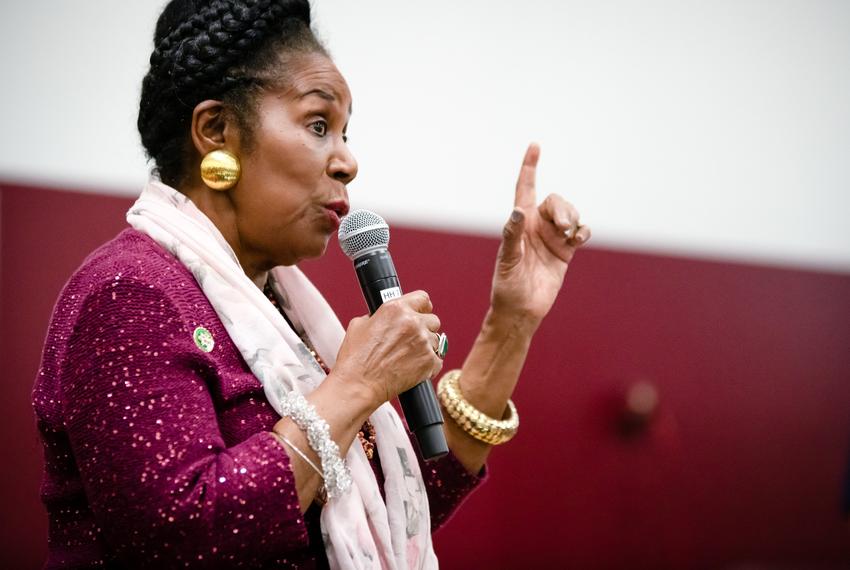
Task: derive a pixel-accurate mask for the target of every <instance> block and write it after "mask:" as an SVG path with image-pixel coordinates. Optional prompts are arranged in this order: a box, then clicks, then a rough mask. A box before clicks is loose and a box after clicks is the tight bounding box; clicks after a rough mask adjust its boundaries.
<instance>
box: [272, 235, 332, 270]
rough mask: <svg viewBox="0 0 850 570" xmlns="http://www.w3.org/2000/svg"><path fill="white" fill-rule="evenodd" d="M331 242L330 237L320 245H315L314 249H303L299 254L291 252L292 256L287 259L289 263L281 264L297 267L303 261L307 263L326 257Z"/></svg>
mask: <svg viewBox="0 0 850 570" xmlns="http://www.w3.org/2000/svg"><path fill="white" fill-rule="evenodd" d="M329 241H330V236H328V237H326V238H325V239H324V240H322V241H321V242H320V243H316V244H314V245H313V246H312V247H305V248H302V250H301V251H299V252H297V253H296V252H291V253H290V255H289V256H288V257H287V258H286V259H287V261H285V262H284V263H281V265H296V264H298V263H301V262H302V261H307V260H310V259H318V258H320V257H322V256H323V255H325V252H326V251H327V250H328V242H329Z"/></svg>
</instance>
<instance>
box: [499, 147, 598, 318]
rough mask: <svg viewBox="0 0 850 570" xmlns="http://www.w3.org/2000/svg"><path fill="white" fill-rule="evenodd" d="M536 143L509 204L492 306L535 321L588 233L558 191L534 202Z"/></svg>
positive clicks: (542, 314)
mask: <svg viewBox="0 0 850 570" xmlns="http://www.w3.org/2000/svg"><path fill="white" fill-rule="evenodd" d="M539 158H540V147H539V146H537V145H536V144H534V143H532V144H531V145H529V146H528V150H527V151H526V152H525V158H524V159H523V161H522V167H521V169H520V172H519V178H518V179H517V183H516V195H515V198H514V209H513V212H511V216H510V219H509V220H508V222H507V224H505V227H504V230H503V233H502V245H501V247H500V248H499V255H498V257H497V259H496V270H495V272H494V275H493V288H492V295H491V300H490V302H491V306H492V308H493V310H494V311H496V312H497V313H499V314H507V315H516V316H519V317H523V318H530V319H532V320H533V321H534V322H539V321H540V320H541V319H542V318H543V317H545V316H546V314H547V313H548V312H549V310H550V309H551V308H552V304H553V303H554V302H555V298H556V297H557V295H558V291H560V289H561V285H562V284H563V282H564V276H565V275H566V272H567V267H568V266H569V263H570V261H571V260H572V258H573V255H575V252H576V250H577V249H578V248H579V247H581V246H582V245H584V244H585V243H587V242H588V240H589V239H590V228H589V227H587V226H582V225H581V223H580V221H579V213H578V210H576V209H575V207H574V206H573V205H572V204H570V203H569V202H567V201H566V200H565V199H564V198H563V197H562V196H560V195H558V194H549V195H548V196H547V197H546V199H545V200H543V202H542V203H541V204H540V205H539V206H538V205H537V192H536V188H535V177H536V176H535V175H536V172H537V161H538V159H539Z"/></svg>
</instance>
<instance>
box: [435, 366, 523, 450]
mask: <svg viewBox="0 0 850 570" xmlns="http://www.w3.org/2000/svg"><path fill="white" fill-rule="evenodd" d="M459 380H460V370H452V371H451V372H447V373H446V375H445V376H443V377H442V378H441V379H440V382H439V383H438V384H437V396H438V397H439V398H440V403H441V404H443V407H444V408H445V409H446V412H447V413H448V414H449V416H451V418H452V419H453V420H454V421H455V423H456V424H457V425H458V426H460V428H461V429H462V430H463V431H465V432H466V433H468V434H469V435H471V436H472V437H474V438H475V439H477V440H479V441H483V442H484V443H488V444H490V445H499V444H501V443H505V442H506V441H509V440H510V439H511V438H512V437H513V436H515V435H516V432H517V429H518V428H519V415H518V414H517V410H516V406H515V405H514V403H513V402H512V401H511V400H508V405H507V409H506V410H505V417H503V418H502V419H501V420H497V419H494V418H491V417H490V416H488V415H487V414H485V413H483V412H482V411H481V410H479V409H477V408H476V407H475V406H473V405H472V404H470V403H469V402H468V401H466V399H465V398H464V397H463V394H462V393H461V391H460V385H459V382H458V381H459Z"/></svg>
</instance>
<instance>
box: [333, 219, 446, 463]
mask: <svg viewBox="0 0 850 570" xmlns="http://www.w3.org/2000/svg"><path fill="white" fill-rule="evenodd" d="M389 242H390V232H389V227H388V226H387V224H386V222H385V221H384V219H383V218H381V217H380V216H379V215H377V214H375V213H373V212H369V211H367V210H357V211H354V212H352V213H350V214H349V215H348V216H346V217H345V219H344V220H343V221H342V224H341V225H340V227H339V245H340V247H341V248H342V250H343V252H344V253H345V254H346V255H347V256H348V257H349V258H350V259H351V260H352V261H354V269H355V271H356V273H357V280H358V281H359V282H360V287H361V289H362V290H363V296H364V297H365V299H366V304H367V305H368V307H369V312H370V313H372V317H369V318H365V317H364V318H360V319H354V320H352V322H351V324H350V325H349V330H348V332H347V333H346V341H345V342H343V346H342V347H341V348H340V353H339V356H338V357H337V367H339V364H340V363H341V362H343V363H344V364H343V365H344V366H347V365H348V364H349V363H348V362H346V360H349V350H353V349H349V346H348V345H349V341H350V342H351V345H353V346H360V348H361V350H360V351H359V352H358V353H357V354H358V355H359V356H357V357H354V358H352V359H351V360H358V359H359V360H360V363H361V364H360V366H362V369H363V371H364V372H365V373H366V374H367V376H368V375H369V374H372V375H373V377H375V378H381V376H378V375H377V374H375V372H376V371H377V370H383V371H384V372H385V375H384V376H383V377H382V378H383V386H384V389H385V390H386V392H385V393H384V394H382V396H386V398H385V400H389V399H391V398H392V397H393V396H394V395H395V394H398V396H399V401H400V402H401V407H402V410H403V411H404V416H405V419H406V420H407V425H408V428H409V429H410V431H412V432H413V433H414V435H415V436H416V440H417V442H418V443H419V448H420V450H421V451H422V457H423V458H424V459H426V460H427V459H434V458H437V457H440V456H442V455H445V454H447V453H448V451H449V448H448V444H447V443H446V437H445V434H444V433H443V415H442V412H441V411H440V405H439V404H438V403H437V397H436V395H435V394H434V388H433V386H432V385H431V382H430V381H429V378H431V377H433V376H434V375H436V373H437V372H439V370H440V368H441V367H442V357H443V356H444V355H445V351H446V346H447V342H446V337H445V335H439V334H437V331H438V330H439V328H440V321H439V319H438V318H437V317H436V316H435V315H433V314H432V313H431V309H432V306H431V300H430V299H429V298H428V296H427V294H426V293H424V292H423V291H417V292H415V293H411V294H409V295H402V293H401V286H400V284H399V280H398V275H397V274H396V271H395V266H394V265H393V262H392V258H391V257H390V254H389V251H388V249H387V247H388V246H389ZM387 301H392V302H391V303H388V304H386V305H384V303H386V302H387ZM349 337H351V338H349ZM358 337H361V338H360V339H359V340H360V343H363V344H360V343H357V341H356V340H355V339H357V338H358ZM363 346H366V347H369V348H368V350H362V348H363ZM379 385H380V384H379ZM399 387H401V388H402V390H403V391H401V393H400V394H399V393H398V392H396V391H395V388H399ZM393 392H395V393H393ZM385 400H382V401H385Z"/></svg>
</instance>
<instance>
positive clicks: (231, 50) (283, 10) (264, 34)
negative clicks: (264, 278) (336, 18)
mask: <svg viewBox="0 0 850 570" xmlns="http://www.w3.org/2000/svg"><path fill="white" fill-rule="evenodd" d="M299 53H321V54H323V55H327V52H326V50H325V49H324V47H323V46H322V45H321V43H320V42H319V40H318V39H317V38H316V36H315V35H314V34H313V32H312V30H311V29H310V4H309V1H308V0H171V2H169V3H168V5H167V6H166V7H165V9H164V10H163V12H162V14H161V15H160V17H159V20H157V24H156V32H155V34H154V50H153V52H152V53H151V57H150V69H149V70H148V72H147V74H146V75H145V78H144V79H143V80H142V95H141V101H140V104H139V118H138V122H137V126H138V129H139V133H140V134H141V137H142V145H144V147H145V151H146V153H147V156H148V158H150V159H153V161H154V163H155V167H154V172H155V173H156V174H158V175H159V177H160V179H161V180H162V181H163V182H165V183H166V184H169V185H171V186H176V185H177V184H178V183H179V182H180V181H181V180H182V178H183V177H184V176H185V174H186V173H185V163H186V159H187V155H188V153H189V149H190V147H189V144H190V143H189V140H190V139H189V138H188V132H189V126H190V124H191V121H192V112H193V110H194V108H195V106H196V105H197V104H198V103H200V102H201V101H204V100H206V99H218V100H221V101H223V102H224V104H225V107H226V108H228V109H231V110H232V111H233V112H234V115H235V119H236V121H237V124H238V125H239V127H240V130H241V131H242V134H243V138H244V139H245V142H246V145H247V146H249V147H250V142H251V134H252V128H251V127H252V125H253V120H254V115H253V111H254V109H255V96H256V95H257V93H258V92H259V89H260V88H262V87H263V86H264V85H276V84H279V83H280V82H282V81H285V80H286V71H287V70H286V57H285V56H286V55H292V54H299Z"/></svg>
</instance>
